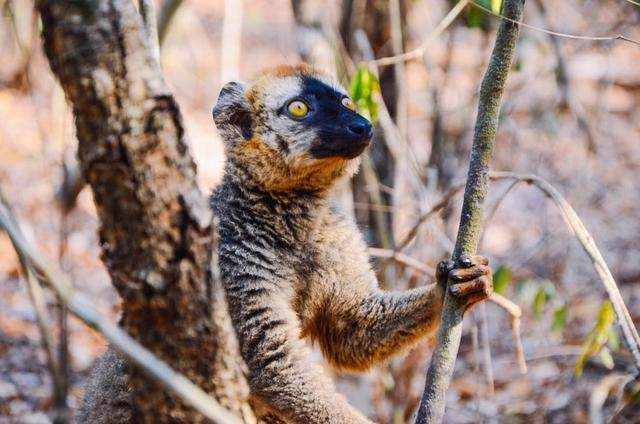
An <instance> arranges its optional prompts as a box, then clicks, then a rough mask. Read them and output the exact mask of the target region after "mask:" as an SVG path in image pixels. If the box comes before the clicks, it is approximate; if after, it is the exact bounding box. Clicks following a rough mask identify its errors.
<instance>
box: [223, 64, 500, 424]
mask: <svg viewBox="0 0 640 424" xmlns="http://www.w3.org/2000/svg"><path fill="white" fill-rule="evenodd" d="M316 75H317V76H318V78H324V80H323V81H325V80H326V76H324V75H323V74H319V73H316V71H314V70H313V69H312V68H310V67H308V66H306V65H302V66H295V67H279V68H276V69H275V70H271V71H268V72H266V73H265V74H263V75H261V76H260V77H259V78H257V79H256V80H255V81H254V82H253V83H252V84H251V85H249V86H242V85H240V84H239V83H232V86H230V88H229V89H228V90H227V91H226V94H225V90H224V89H223V93H222V94H221V98H220V100H219V106H217V107H216V109H215V110H214V119H215V120H216V124H217V126H218V129H219V130H220V131H221V133H222V134H223V136H224V138H225V141H226V151H227V157H228V162H227V166H226V172H225V177H224V179H223V182H222V184H221V185H220V186H219V187H218V188H217V189H216V191H215V193H214V196H213V198H212V205H213V207H214V210H215V212H216V215H217V216H218V218H219V220H220V229H219V232H220V251H219V253H220V270H221V275H222V279H223V283H224V285H225V288H226V291H227V299H228V302H229V310H230V313H231V317H232V321H233V323H234V327H235V329H236V332H237V334H238V338H239V341H240V346H241V352H242V355H243V359H244V360H245V362H246V363H247V365H248V368H249V383H250V386H251V389H252V395H253V397H254V402H255V404H256V405H257V406H259V408H258V409H259V410H261V411H264V412H263V414H262V419H263V420H264V421H265V422H267V421H268V422H272V421H273V420H274V419H276V418H274V417H277V419H279V420H282V421H283V422H290V423H304V424H309V423H336V424H337V423H346V424H351V423H370V421H369V420H368V419H366V418H365V417H364V416H362V415H361V414H360V413H359V412H358V411H356V410H355V409H354V408H353V407H351V406H350V405H349V404H348V403H347V402H346V400H345V399H344V398H343V397H342V396H340V395H338V394H337V393H336V392H335V389H334V387H333V385H332V383H331V381H330V379H329V378H328V377H327V376H326V375H325V374H324V373H323V372H322V370H321V369H320V368H318V367H316V366H313V365H312V364H311V363H310V360H309V348H308V346H307V345H306V344H305V342H304V339H310V340H313V341H316V342H317V343H318V344H319V346H320V348H321V350H322V352H323V354H324V356H325V358H326V359H327V361H328V362H329V363H330V364H331V365H333V366H334V367H335V368H337V369H343V370H352V371H363V370H366V369H368V368H370V367H371V366H372V365H375V364H377V363H380V362H382V361H385V360H387V359H388V358H389V357H391V356H392V355H394V354H396V353H397V352H400V351H401V350H403V349H405V348H407V347H408V346H411V345H413V344H415V343H416V342H417V341H419V340H420V339H422V338H423V337H424V336H425V335H427V334H429V333H431V332H433V331H434V330H435V328H436V327H437V324H438V322H439V316H440V310H441V302H442V291H441V289H440V288H439V287H441V286H438V285H431V286H428V287H420V288H417V289H413V290H410V291H407V292H404V293H393V292H385V291H382V290H380V289H379V288H378V283H377V279H376V276H375V274H374V272H373V270H372V269H371V266H370V264H369V257H368V254H367V247H366V244H365V243H364V241H363V239H362V236H361V234H360V233H359V231H358V230H357V228H356V226H355V224H354V223H353V222H352V221H351V220H350V219H348V218H345V217H344V216H342V214H340V213H339V212H337V211H336V210H335V208H333V207H332V206H331V199H330V198H329V193H330V189H331V188H332V187H333V185H334V184H335V183H336V181H337V180H338V179H340V178H344V177H347V176H349V175H351V174H353V172H354V171H355V169H356V168H357V166H358V163H359V161H358V159H353V160H347V159H342V158H337V157H335V158H333V157H332V158H328V159H320V160H318V159H314V158H313V157H312V156H311V155H310V154H309V152H308V151H305V150H304V149H300V146H308V145H310V144H311V142H312V141H313V138H314V137H315V134H314V132H313V131H312V130H307V129H304V128H298V126H299V125H300V124H299V123H297V122H290V121H287V120H286V119H282V118H281V117H280V116H279V115H278V113H277V108H278V107H279V105H280V103H278V102H271V101H272V100H273V99H272V98H271V97H276V98H278V99H280V101H282V102H286V101H287V95H293V94H295V90H293V91H292V90H290V87H289V86H288V85H289V84H291V85H294V86H295V85H296V83H297V78H301V77H303V76H316ZM329 84H331V82H329ZM281 92H282V93H285V94H282V93H281ZM270 102H271V106H269V104H270ZM242 110H245V111H248V113H249V115H250V117H247V116H245V117H244V118H243V119H239V120H238V119H235V118H230V117H235V116H236V115H237V113H238V111H242ZM233 122H241V123H245V124H246V123H247V122H251V123H252V128H251V131H250V132H249V131H246V128H245V131H244V132H243V131H242V128H239V127H238V126H237V125H235V126H234V124H233ZM241 125H242V124H241ZM240 134H250V135H251V136H250V137H248V138H246V137H240V136H239V135H240ZM296 149H297V150H296ZM475 259H476V261H475V263H474V264H473V266H472V268H471V269H473V270H475V271H476V272H475V273H473V274H472V275H471V277H470V278H466V279H465V278H463V279H462V280H460V281H458V282H460V283H468V282H469V281H474V282H475V283H474V285H473V290H466V291H464V295H465V296H468V295H473V296H476V297H474V298H473V299H477V297H478V296H479V292H480V293H481V295H480V296H486V295H487V293H488V292H489V290H490V281H491V280H490V271H489V269H488V268H487V267H486V266H485V265H483V264H479V263H478V259H477V258H475ZM450 269H451V267H445V268H444V270H445V271H447V272H448V271H449V270H450ZM447 272H441V275H443V276H444V277H442V278H444V279H446V274H447ZM476 283H478V284H477V285H475V284H476ZM465 287H472V286H465ZM465 299H466V297H465ZM465 299H462V301H465ZM267 417H268V418H267Z"/></svg>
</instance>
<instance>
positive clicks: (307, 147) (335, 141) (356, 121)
mask: <svg viewBox="0 0 640 424" xmlns="http://www.w3.org/2000/svg"><path fill="white" fill-rule="evenodd" d="M257 95H258V96H260V100H258V101H257V102H256V103H257V104H258V105H260V107H259V108H258V110H257V111H256V112H257V114H258V119H257V120H258V126H257V132H258V134H259V136H260V138H261V139H263V140H265V141H267V142H269V143H270V144H272V145H273V146H274V147H277V148H278V149H280V151H281V153H282V154H283V155H284V156H288V157H291V158H298V157H301V156H310V157H312V158H314V159H324V158H331V157H339V158H344V159H353V158H355V157H357V156H359V155H360V154H361V153H362V152H363V151H364V149H365V148H366V147H367V146H368V145H369V142H370V141H371V137H372V135H373V129H372V126H371V123H370V122H369V121H368V120H366V119H365V118H364V117H362V116H361V115H359V114H358V113H357V112H356V108H355V104H354V103H353V101H352V100H351V99H350V98H349V96H348V94H347V93H346V91H345V90H344V89H343V88H342V87H341V86H340V85H338V84H337V83H335V82H334V81H332V80H331V79H329V78H327V77H325V76H323V75H304V74H302V75H292V76H286V77H281V78H275V79H273V80H272V81H268V82H267V83H266V84H265V86H264V88H262V90H260V92H259V93H257Z"/></svg>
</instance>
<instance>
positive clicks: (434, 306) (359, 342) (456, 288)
mask: <svg viewBox="0 0 640 424" xmlns="http://www.w3.org/2000/svg"><path fill="white" fill-rule="evenodd" d="M487 265H488V261H487V259H486V258H484V257H481V256H475V257H473V259H470V258H468V257H467V258H463V260H461V261H460V262H459V264H458V267H456V268H455V269H454V267H453V265H452V264H451V263H450V262H442V263H441V264H440V265H439V266H438V275H437V279H438V284H433V285H431V286H427V287H420V288H416V289H412V290H409V291H406V292H402V293H393V292H385V291H382V290H376V291H373V292H369V293H367V294H365V295H363V296H362V297H361V298H360V299H357V300H356V301H355V302H356V303H357V305H354V300H353V299H351V300H349V301H348V302H341V299H340V296H334V298H333V299H332V300H331V301H330V302H329V303H328V305H327V307H326V309H325V310H324V311H321V312H320V314H319V315H318V316H317V317H316V320H315V322H314V325H313V329H312V337H314V338H315V339H318V340H319V343H320V346H321V348H322V350H323V352H324V354H325V357H326V358H327V359H328V360H329V361H330V362H331V363H332V364H333V365H334V366H336V367H337V368H343V369H351V370H364V369H366V368H368V367H370V366H371V365H372V364H374V363H376V362H380V361H383V360H385V359H386V358H388V357H389V356H391V355H393V354H394V353H396V352H398V351H400V350H401V349H402V348H403V347H406V346H408V345H410V344H412V343H415V342H416V341H417V340H419V339H420V338H422V337H424V336H426V335H427V334H429V333H431V332H433V331H434V330H435V329H436V328H437V326H438V324H439V322H440V313H441V310H442V300H443V289H442V287H445V282H446V279H447V277H448V278H450V279H451V282H452V285H451V286H450V291H451V294H452V295H453V296H455V297H456V298H458V299H459V300H460V301H461V302H462V303H463V304H464V305H466V306H467V309H468V308H469V307H471V306H472V305H473V304H474V303H476V302H478V301H480V300H484V299H486V298H487V297H489V295H490V294H491V291H492V278H491V270H490V268H489V267H488V266H487ZM465 266H466V268H463V267H465Z"/></svg>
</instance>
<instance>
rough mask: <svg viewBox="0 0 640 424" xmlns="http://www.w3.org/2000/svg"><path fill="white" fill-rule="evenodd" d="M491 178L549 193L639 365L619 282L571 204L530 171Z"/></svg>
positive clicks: (639, 351)
mask: <svg viewBox="0 0 640 424" xmlns="http://www.w3.org/2000/svg"><path fill="white" fill-rule="evenodd" d="M491 179H494V180H500V179H513V180H519V181H523V182H526V183H529V184H533V185H534V186H535V187H537V188H538V189H540V190H541V191H542V192H543V193H544V194H545V195H546V196H547V197H549V198H550V199H551V200H552V201H553V202H554V203H555V205H556V206H557V207H558V208H559V209H560V212H562V217H563V219H564V221H565V223H566V224H567V226H568V227H569V228H570V229H571V231H573V233H574V235H575V236H576V238H577V239H578V241H579V242H580V245H581V246H582V248H583V249H584V251H585V252H586V253H587V255H589V258H590V259H591V262H592V263H593V266H594V268H595V269H596V272H597V273H598V276H599V277H600V280H601V281H602V284H603V285H604V287H605V289H606V291H607V294H608V295H609V299H610V300H611V304H612V305H613V309H614V311H615V312H616V315H617V317H618V323H619V324H620V327H621V328H622V334H623V336H624V337H623V338H624V340H625V342H626V344H627V346H628V348H629V350H630V351H631V354H632V355H633V358H634V363H635V367H636V368H637V369H640V336H638V330H637V329H636V327H635V325H634V324H633V320H632V319H631V315H630V314H629V310H628V309H627V307H626V305H625V304H624V300H623V299H622V295H621V294H620V290H619V289H618V285H617V284H616V282H615V280H614V278H613V275H612V274H611V270H609V267H608V266H607V263H606V262H605V260H604V258H603V257H602V254H601V253H600V250H599V249H598V246H596V243H595V241H594V240H593V237H592V236H591V234H590V233H589V231H587V229H586V227H585V226H584V224H583V223H582V220H581V219H580V217H579V216H578V214H576V212H575V211H574V210H573V208H572V207H571V205H569V203H568V202H567V201H566V200H565V199H564V197H562V195H561V194H560V193H559V192H558V190H556V188H555V187H553V186H552V185H551V184H549V183H548V182H547V181H545V180H543V179H542V178H540V177H538V176H537V175H532V174H517V173H513V172H493V173H492V174H491Z"/></svg>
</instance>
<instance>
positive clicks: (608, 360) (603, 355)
mask: <svg viewBox="0 0 640 424" xmlns="http://www.w3.org/2000/svg"><path fill="white" fill-rule="evenodd" d="M599 356H600V360H601V361H602V365H604V366H605V367H607V369H609V370H610V369H613V366H614V365H615V364H614V363H613V357H612V356H611V352H610V351H609V348H607V347H603V348H602V349H601V350H600V355H599Z"/></svg>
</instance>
